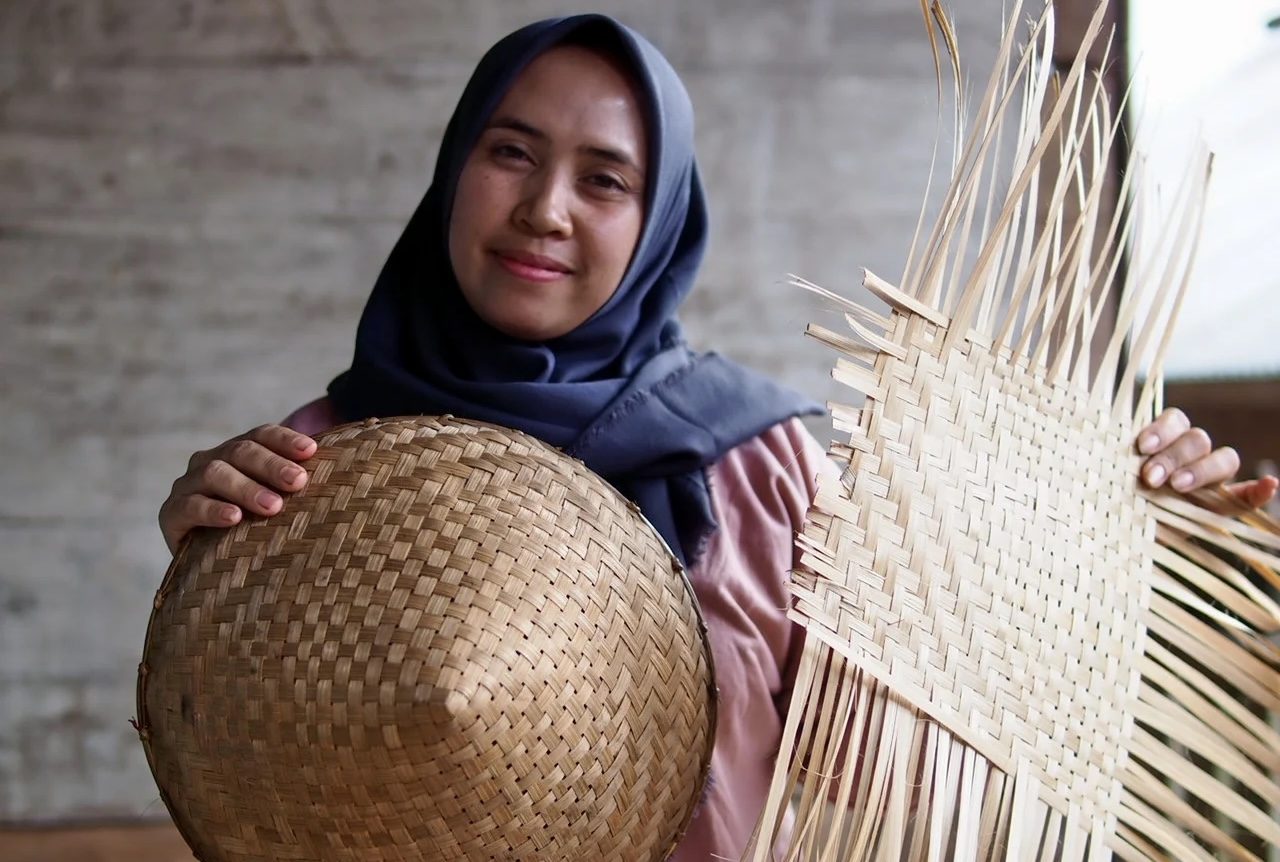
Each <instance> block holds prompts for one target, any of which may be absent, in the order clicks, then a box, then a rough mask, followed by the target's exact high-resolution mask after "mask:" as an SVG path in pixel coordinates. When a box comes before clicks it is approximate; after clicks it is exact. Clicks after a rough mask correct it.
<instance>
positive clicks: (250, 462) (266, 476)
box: [206, 437, 307, 491]
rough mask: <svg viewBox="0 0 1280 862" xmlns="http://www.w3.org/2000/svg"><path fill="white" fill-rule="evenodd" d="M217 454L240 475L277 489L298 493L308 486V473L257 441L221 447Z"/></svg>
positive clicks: (229, 443) (244, 438)
mask: <svg viewBox="0 0 1280 862" xmlns="http://www.w3.org/2000/svg"><path fill="white" fill-rule="evenodd" d="M215 454H216V455H217V457H218V459H219V460H222V461H225V462H226V463H227V464H230V465H231V466H232V467H234V468H235V469H236V470H237V471H239V472H240V473H242V474H244V475H245V476H248V477H249V478H251V479H254V480H256V481H258V482H260V483H262V484H263V485H265V486H266V487H268V488H271V489H274V490H278V491H298V490H301V489H302V488H303V487H304V486H305V485H306V484H307V471H306V470H304V469H303V468H302V467H300V466H298V464H297V463H296V462H294V461H292V460H290V459H288V458H285V457H282V456H280V455H277V454H276V453H275V452H273V451H272V450H271V449H269V448H268V447H267V446H266V445H264V444H262V443H260V442H258V441H257V440H253V439H250V438H247V437H242V438H240V439H238V440H231V441H228V442H227V443H224V444H223V445H221V446H219V447H218V449H217V450H216V453H215ZM207 466H208V465H206V469H207Z"/></svg>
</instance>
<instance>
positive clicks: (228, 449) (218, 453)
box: [160, 425, 316, 553]
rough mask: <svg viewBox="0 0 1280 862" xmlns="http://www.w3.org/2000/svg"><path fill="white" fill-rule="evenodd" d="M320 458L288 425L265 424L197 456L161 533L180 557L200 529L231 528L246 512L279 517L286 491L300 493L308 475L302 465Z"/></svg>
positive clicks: (167, 506) (166, 509) (166, 507)
mask: <svg viewBox="0 0 1280 862" xmlns="http://www.w3.org/2000/svg"><path fill="white" fill-rule="evenodd" d="M315 453H316V441H315V440H312V439H311V438H310V437H308V436H306V435H305V434H299V433H298V432H297V431H294V430H292V429H289V428H286V427H284V426H283V425H262V426H259V427H258V428H255V429H253V430H252V431H250V432H248V433H246V434H241V435H240V436H239V437H235V438H232V439H231V440H228V441H227V442H225V443H222V444H220V445H218V446H215V447H213V448H212V449H208V450H205V451H202V452H197V453H195V454H194V455H192V456H191V460H190V461H189V462H188V464H187V472H186V473H185V474H184V475H183V476H181V477H180V478H179V479H178V480H177V481H176V482H174V483H173V490H172V491H170V492H169V498H168V499H167V500H165V501H164V503H163V504H161V506H160V532H161V533H163V534H164V541H165V544H166V545H168V546H169V551H170V552H171V553H176V552H177V550H178V546H179V545H180V544H181V543H182V540H183V538H184V537H186V535H187V533H189V532H191V530H192V529H193V528H195V527H230V526H232V525H234V524H238V523H239V522H240V519H241V518H243V517H244V513H245V512H246V511H249V512H252V513H254V514H257V515H274V514H275V513H276V512H279V511H280V508H281V507H282V506H283V505H284V500H283V498H282V497H281V496H280V492H289V491H300V490H301V489H302V488H303V487H305V486H306V484H307V471H306V470H304V469H302V467H301V466H299V462H301V461H305V460H307V459H308V458H310V457H311V456H312V455H314V454H315Z"/></svg>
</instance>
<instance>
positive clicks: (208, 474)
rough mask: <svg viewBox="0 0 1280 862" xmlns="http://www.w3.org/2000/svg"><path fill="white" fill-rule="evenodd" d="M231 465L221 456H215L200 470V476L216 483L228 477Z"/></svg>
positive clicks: (210, 482) (211, 482) (207, 481)
mask: <svg viewBox="0 0 1280 862" xmlns="http://www.w3.org/2000/svg"><path fill="white" fill-rule="evenodd" d="M230 470H231V465H230V464H228V463H227V462H226V461H223V460H222V459H221V458H213V459H212V460H210V461H209V463H207V464H205V465H204V467H203V468H201V470H200V478H201V479H202V480H204V482H206V483H208V484H216V483H217V482H219V481H221V480H222V479H223V478H224V477H226V475H227V473H228V471H230Z"/></svg>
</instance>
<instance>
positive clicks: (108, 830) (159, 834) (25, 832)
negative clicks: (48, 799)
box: [0, 823, 195, 862]
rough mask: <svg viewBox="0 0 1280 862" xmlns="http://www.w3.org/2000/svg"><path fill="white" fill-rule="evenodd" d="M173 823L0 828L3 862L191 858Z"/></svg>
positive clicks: (181, 861)
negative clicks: (59, 827) (54, 827)
mask: <svg viewBox="0 0 1280 862" xmlns="http://www.w3.org/2000/svg"><path fill="white" fill-rule="evenodd" d="M194 858H195V857H194V856H192V855H191V851H190V850H188V849H187V845H186V844H185V843H184V842H183V840H182V837H181V836H180V835H178V830H177V829H175V828H174V827H173V825H172V824H169V823H165V824H153V825H145V826H98V827H83V828H78V829H12V828H5V829H0V859H3V860H4V862H64V860H65V862H192V860H193V859H194Z"/></svg>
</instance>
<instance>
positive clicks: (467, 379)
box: [329, 15, 820, 565]
mask: <svg viewBox="0 0 1280 862" xmlns="http://www.w3.org/2000/svg"><path fill="white" fill-rule="evenodd" d="M565 41H573V42H574V43H575V44H584V45H587V46H589V47H592V48H595V49H596V50H600V51H603V52H605V53H607V54H609V55H610V56H614V57H616V58H617V59H619V60H620V61H621V62H622V63H623V64H624V65H625V66H626V67H627V68H629V69H630V70H631V71H632V74H633V75H634V77H635V79H636V81H637V83H638V84H639V89H640V91H641V93H642V94H643V97H644V102H645V103H644V104H642V105H641V108H642V110H643V111H644V115H645V127H646V134H647V138H648V140H647V144H648V147H647V152H648V165H647V173H646V187H645V221H644V227H643V229H642V231H641V234H640V239H639V241H638V244H637V246H636V250H635V252H634V254H633V256H632V259H631V263H630V265H629V267H628V269H627V272H626V275H625V276H624V277H623V280H622V283H621V284H620V285H619V286H618V289H617V290H616V291H615V292H614V294H613V296H612V297H611V298H610V299H609V300H608V302H606V303H605V305H604V306H603V307H602V308H601V309H600V310H599V311H597V312H596V313H595V314H594V315H593V316H592V317H591V318H590V319H588V320H587V321H586V322H584V323H583V324H581V325H580V326H579V327H577V328H576V329H574V330H573V331H572V332H570V333H568V334H566V335H564V336H561V337H559V338H556V339H553V340H550V341H545V342H528V341H522V340H519V339H515V338H512V337H510V336H507V335H505V334H503V333H501V332H499V331H497V330H495V329H494V328H493V327H491V326H489V325H488V324H487V323H485V322H484V321H483V320H481V319H480V318H479V316H478V315H476V314H475V312H474V311H472V310H471V308H470V306H469V305H468V304H467V303H466V300H465V299H464V298H463V296H462V292H461V290H460V289H459V287H458V284H457V281H456V278H455V277H454V273H453V268H452V266H451V264H450V262H449V257H448V225H449V217H450V211H451V209H452V201H453V196H454V191H455V189H456V188H457V182H458V176H459V174H460V173H461V171H462V167H463V164H464V163H465V161H466V159H467V156H468V155H469V153H470V151H471V148H472V147H473V146H474V145H475V142H476V140H477V139H478V138H479V136H480V133H481V132H482V131H483V129H484V126H485V124H486V123H487V122H488V120H489V118H490V116H491V115H492V113H493V111H494V110H495V109H496V108H497V106H498V104H499V102H500V101H501V100H502V98H503V96H504V95H505V94H506V92H507V90H508V89H509V88H510V86H511V84H512V82H513V81H514V80H515V79H516V78H517V77H518V76H519V74H520V72H521V71H522V70H523V69H524V68H525V67H526V66H527V65H528V64H529V62H530V61H531V60H533V59H534V58H535V57H537V56H538V55H539V54H541V53H542V52H544V51H546V50H547V49H548V48H550V47H552V46H555V45H557V44H560V43H563V42H565ZM707 232H708V223H707V211H706V203H705V199H704V197H703V192H702V183H701V180H700V179H699V176H698V170H697V165H696V163H695V161H694V152H693V108H692V105H691V103H690V101H689V96H688V93H687V92H686V91H685V89H684V85H683V84H682V83H681V82H680V80H679V78H678V77H677V75H676V73H675V70H674V69H672V67H671V65H670V64H669V63H668V62H667V61H666V59H665V58H664V57H663V56H662V55H661V53H659V52H658V50H657V49H656V48H655V47H653V45H651V44H649V42H647V41H646V40H645V39H644V38H643V37H641V36H640V35H639V34H637V33H635V32H634V31H632V30H630V29H629V28H627V27H625V26H623V25H622V24H620V23H618V22H616V21H614V20H613V19H611V18H608V17H606V16H603V15H575V16H571V17H567V18H553V19H548V20H545V21H539V22H537V23H535V24H531V25H529V26H527V27H524V28H522V29H520V30H517V31H516V32H514V33H512V34H511V35H509V36H507V37H506V38H504V39H503V40H502V41H500V42H498V43H497V44H496V45H495V46H494V47H493V48H491V49H490V50H489V52H488V53H487V54H486V55H485V56H484V58H483V59H482V60H481V61H480V64H479V65H478V66H477V68H476V70H475V72H474V73H473V75H472V77H471V80H470V81H469V83H468V84H467V87H466V89H465V90H464V92H463V95H462V99H461V100H460V102H459V104H458V107H457V109H456V110H455V112H454V115H453V117H452V118H451V119H450V121H449V125H448V126H447V128H446V130H445V135H444V139H443V140H442V142H441V147H440V156H439V159H438V160H437V163H436V169H435V174H434V177H433V179H432V183H431V187H430V188H429V189H428V190H427V193H426V195H425V196H424V198H423V199H422V202H421V203H420V204H419V205H418V208H417V210H416V211H415V212H414V214H413V217H412V218H411V219H410V221H409V224H408V226H407V227H406V228H405V231H404V233H403V234H402V235H401V237H400V239H399V241H398V242H397V243H396V245H395V247H394V248H393V249H392V251H391V255H390V257H389V258H388V259H387V262H386V264H385V265H384V266H383V269H382V272H381V273H380V274H379V276H378V280H377V282H376V283H375V285H374V288H373V293H372V295H371V296H370V298H369V302H368V304H367V305H366V307H365V310H364V314H363V315H362V317H361V320H360V326H359V328H358V330H357V333H356V346H355V355H354V357H353V359H352V363H351V367H350V368H349V369H348V370H347V371H345V372H343V373H342V374H341V375H339V376H338V377H337V378H336V379H334V381H333V382H332V383H331V384H330V385H329V395H330V398H331V399H332V401H333V402H334V405H335V407H336V408H337V410H338V412H339V413H340V414H341V415H342V416H344V418H346V419H348V420H355V419H361V418H365V417H368V416H402V415H415V414H440V413H452V414H454V415H458V416H465V417H468V418H472V419H479V420H482V421H488V422H494V423H497V424H500V425H504V426H507V427H510V428H516V429H519V430H521V431H524V432H526V433H529V434H532V435H533V436H535V437H538V438H540V439H542V440H544V441H546V442H548V443H551V444H552V445H554V446H558V447H560V448H561V449H563V450H564V451H565V452H567V453H568V454H570V455H573V456H574V457H577V458H580V459H581V460H582V461H583V462H584V463H585V464H586V465H587V466H588V467H590V468H591V469H592V470H594V471H595V472H596V473H598V474H600V475H601V476H603V477H604V478H605V479H607V480H609V481H610V482H611V483H612V484H613V485H614V486H615V487H617V488H618V489H619V490H620V491H621V492H622V493H623V494H624V495H626V496H627V497H629V498H630V499H632V500H633V501H634V502H636V503H637V504H638V505H639V506H640V509H641V511H642V512H643V513H644V515H645V516H646V517H647V518H648V519H649V521H650V522H651V523H652V524H653V526H654V527H655V528H656V529H657V530H658V532H659V533H661V534H662V536H663V538H664V539H666V541H667V543H668V545H670V546H671V549H672V551H673V552H674V553H675V554H676V556H677V557H679V558H680V560H681V562H683V563H685V564H686V565H693V564H694V563H695V562H696V559H697V556H698V551H699V549H700V548H701V547H702V545H703V544H704V542H705V540H706V538H707V537H708V536H709V535H710V534H711V532H712V531H713V530H714V529H715V526H716V522H715V517H714V513H713V511H712V506H711V498H710V492H709V489H708V487H707V480H706V474H705V470H706V468H707V467H708V466H709V465H710V464H712V463H714V462H715V461H716V460H718V459H719V458H720V457H721V456H723V455H724V453H725V452H727V451H728V450H729V449H732V448H733V447H735V446H737V445H738V444H740V443H743V442H745V441H747V440H749V439H751V438H752V437H755V436H756V435H758V434H760V433H761V432H763V431H764V430H766V429H767V428H769V427H771V426H772V425H775V424H777V423H778V422H781V421H783V420H785V419H788V418H791V417H793V416H797V415H802V414H806V413H817V412H820V408H819V407H818V405H816V404H814V403H813V402H812V401H810V400H809V399H807V398H804V397H803V396H801V395H799V394H798V393H795V392H792V391H790V390H788V389H785V388H783V387H781V386H778V385H777V384H775V383H773V382H772V381H770V380H768V379H767V378H765V377H763V376H761V375H759V374H757V373H755V372H753V371H750V370H748V369H746V368H744V367H743V366H741V365H738V364H736V363H733V362H730V361H729V360H727V359H725V358H723V357H721V356H719V355H717V354H714V353H695V352H694V351H692V350H690V349H689V347H688V346H687V345H686V344H685V342H684V338H683V335H682V332H681V329H680V325H679V323H678V322H677V320H676V317H675V314H676V309H677V308H678V306H679V305H680V303H681V301H683V299H684V297H685V296H686V295H687V294H688V292H689V290H690V289H691V288H692V287H693V282H694V278H695V276H696V274H697V269H698V266H699V264H700V263H701V260H702V255H703V252H704V250H705V248H706V243H707Z"/></svg>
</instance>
